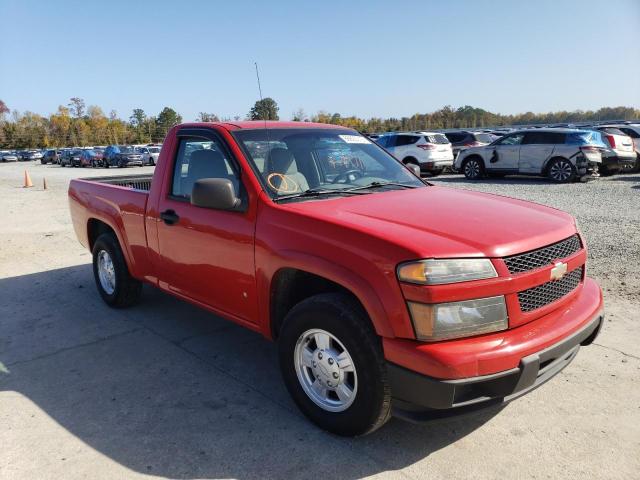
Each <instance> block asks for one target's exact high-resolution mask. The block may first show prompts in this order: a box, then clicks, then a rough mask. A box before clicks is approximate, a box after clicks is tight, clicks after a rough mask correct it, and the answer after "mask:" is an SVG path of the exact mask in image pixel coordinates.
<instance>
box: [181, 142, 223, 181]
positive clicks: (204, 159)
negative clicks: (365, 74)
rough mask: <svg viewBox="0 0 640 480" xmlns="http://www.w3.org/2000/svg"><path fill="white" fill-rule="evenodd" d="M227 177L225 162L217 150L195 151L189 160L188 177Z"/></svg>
mask: <svg viewBox="0 0 640 480" xmlns="http://www.w3.org/2000/svg"><path fill="white" fill-rule="evenodd" d="M228 175H229V172H228V170H227V162H226V161H225V159H224V157H223V156H222V154H221V153H220V152H219V151H217V150H208V149H207V150H205V149H203V150H195V151H194V152H191V157H190V158H189V177H191V178H196V179H198V178H218V177H226V176H228Z"/></svg>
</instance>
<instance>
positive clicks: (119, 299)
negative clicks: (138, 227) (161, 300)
mask: <svg viewBox="0 0 640 480" xmlns="http://www.w3.org/2000/svg"><path fill="white" fill-rule="evenodd" d="M93 276H94V279H95V282H96V286H97V287H98V292H100V296H101V297H102V299H103V300H104V301H105V303H106V304H107V305H109V306H110V307H116V308H124V307H129V306H131V305H133V304H135V303H136V302H137V301H138V300H139V299H140V293H141V291H142V283H141V282H140V281H139V280H136V279H135V278H133V277H132V276H131V274H130V273H129V269H128V268H127V264H126V262H125V260H124V255H123V254H122V250H121V249H120V244H119V243H118V239H117V238H116V237H115V235H114V234H113V233H103V234H102V235H100V236H99V237H98V239H97V240H96V242H95V244H94V245H93Z"/></svg>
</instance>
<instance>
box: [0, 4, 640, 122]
mask: <svg viewBox="0 0 640 480" xmlns="http://www.w3.org/2000/svg"><path fill="white" fill-rule="evenodd" d="M0 25H1V27H0V32H1V35H0V99H1V100H3V101H4V102H5V103H6V104H7V105H8V106H9V107H10V108H11V109H17V110H19V111H21V112H24V111H26V110H29V111H32V112H36V113H40V114H44V115H46V114H49V113H52V112H54V111H55V110H56V109H57V107H58V105H61V104H63V105H64V104H67V103H68V101H69V98H70V97H81V98H83V99H84V100H85V102H86V103H87V105H98V106H100V107H101V108H102V109H103V110H104V111H105V112H106V113H108V112H110V111H111V110H116V111H117V112H118V115H119V116H120V117H121V118H124V119H127V118H128V117H129V116H130V114H131V111H132V110H133V109H134V108H142V109H144V111H145V112H146V113H147V114H149V115H157V113H158V112H159V111H160V110H161V109H162V108H163V107H165V106H170V107H172V108H174V109H176V110H177V111H178V112H179V113H180V114H181V115H182V116H183V118H184V120H185V121H191V120H195V119H196V116H197V115H198V112H202V111H204V112H208V113H215V114H217V115H219V116H221V117H230V118H232V117H234V116H236V115H239V116H241V117H244V116H245V115H246V114H247V112H248V111H249V109H250V108H251V106H252V105H253V103H254V102H255V101H256V100H257V99H258V98H259V96H258V87H257V83H256V75H255V67H254V62H257V63H258V66H259V69H260V77H261V81H262V91H263V95H264V96H265V97H267V96H269V97H272V98H274V99H275V100H276V101H277V102H278V105H279V106H280V117H281V118H282V119H288V118H290V117H291V116H292V113H293V112H294V111H296V110H298V109H299V108H302V109H304V111H305V112H306V113H307V114H308V115H311V114H314V113H316V112H318V111H319V110H324V111H328V112H332V113H333V112H339V113H340V114H342V115H343V116H346V115H358V116H361V117H365V118H369V117H372V116H375V117H402V116H411V115H413V114H414V113H417V112H420V113H426V112H432V111H434V110H437V109H439V108H441V107H443V106H444V105H452V106H454V107H458V106H462V105H472V106H475V107H480V108H484V109H486V110H489V111H493V112H497V113H503V114H509V113H521V112H526V111H532V112H548V111H557V110H575V109H583V110H588V109H597V108H599V107H602V106H620V105H624V106H633V107H636V108H639V107H640V0H608V1H606V2H605V1H602V0H597V1H592V0H584V1H577V0H576V1H573V0H566V1H563V0H538V1H533V0H530V1H502V0H499V1H482V0H478V1H462V0H457V1H456V0H453V1H446V2H445V1H426V0H425V1H400V0H396V1H394V2H389V1H386V2H378V1H374V0H369V1H350V2H344V1H343V2H338V1H335V2H334V1H329V0H322V1H315V2H311V1H301V0H298V1H296V2H294V1H284V0H283V1H277V0H271V1H268V2H267V1H262V2H259V1H255V2H250V1H241V0H234V1H228V0H227V1H224V2H223V1H214V0H189V1H185V2H180V1H175V0H173V1H170V2H168V1H163V0H154V1H146V0H128V1H120V0H109V1H91V0H83V1H69V0H57V1H51V0H41V1H36V0H0Z"/></svg>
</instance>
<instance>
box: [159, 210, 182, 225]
mask: <svg viewBox="0 0 640 480" xmlns="http://www.w3.org/2000/svg"><path fill="white" fill-rule="evenodd" d="M160 218H161V219H162V221H163V222H164V223H166V224H167V225H174V224H176V223H178V220H180V217H179V216H178V214H177V213H176V212H175V211H174V210H171V209H169V210H165V211H164V212H161V213H160Z"/></svg>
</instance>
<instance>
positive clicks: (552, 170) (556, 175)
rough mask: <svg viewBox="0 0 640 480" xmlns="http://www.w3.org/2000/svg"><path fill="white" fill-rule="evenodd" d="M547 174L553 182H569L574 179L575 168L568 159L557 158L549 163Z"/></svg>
mask: <svg viewBox="0 0 640 480" xmlns="http://www.w3.org/2000/svg"><path fill="white" fill-rule="evenodd" d="M548 176H549V179H550V180H551V181H553V182H555V183H569V182H573V181H574V180H575V178H576V170H575V168H573V165H571V162H570V161H569V160H565V159H563V158H558V159H556V160H554V161H553V162H551V165H549V171H548Z"/></svg>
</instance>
